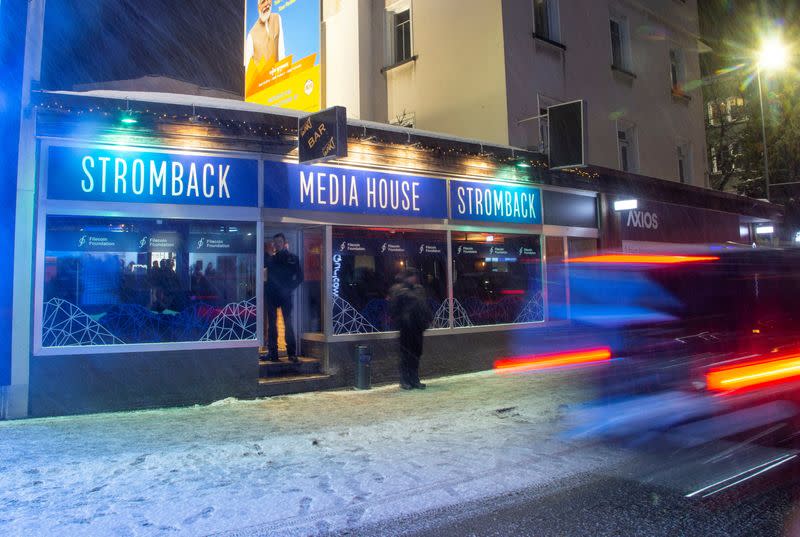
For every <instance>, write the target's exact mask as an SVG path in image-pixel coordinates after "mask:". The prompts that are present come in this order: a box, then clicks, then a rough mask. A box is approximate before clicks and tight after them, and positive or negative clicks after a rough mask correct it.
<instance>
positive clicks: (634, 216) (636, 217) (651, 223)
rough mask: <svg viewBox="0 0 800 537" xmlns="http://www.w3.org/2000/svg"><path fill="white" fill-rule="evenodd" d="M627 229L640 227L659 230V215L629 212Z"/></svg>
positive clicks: (645, 212) (646, 212)
mask: <svg viewBox="0 0 800 537" xmlns="http://www.w3.org/2000/svg"><path fill="white" fill-rule="evenodd" d="M626 225H627V227H638V228H642V229H658V214H657V213H656V212H655V211H654V212H648V211H630V212H628V221H627V224H626Z"/></svg>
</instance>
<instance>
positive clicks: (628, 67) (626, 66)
mask: <svg viewBox="0 0 800 537" xmlns="http://www.w3.org/2000/svg"><path fill="white" fill-rule="evenodd" d="M608 19H609V42H610V44H611V68H612V69H614V70H616V71H621V72H623V73H627V74H630V75H633V70H634V68H633V52H632V50H631V37H630V29H629V26H628V17H626V16H624V15H621V14H619V13H616V12H614V11H612V12H611V13H610V14H609V17H608ZM612 23H614V24H616V25H617V28H618V37H619V55H620V63H617V62H616V61H615V57H614V56H615V55H614V34H613V33H612V31H611V24H612Z"/></svg>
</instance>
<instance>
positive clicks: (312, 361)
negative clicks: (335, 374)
mask: <svg viewBox="0 0 800 537" xmlns="http://www.w3.org/2000/svg"><path fill="white" fill-rule="evenodd" d="M298 359H299V362H297V363H293V362H290V361H289V360H288V359H287V358H281V361H280V362H270V361H269V360H263V359H261V360H259V361H258V376H259V377H260V378H261V379H274V378H277V379H284V378H287V377H294V376H298V375H319V374H321V373H322V362H321V361H320V360H319V359H317V358H306V357H303V356H300V357H298Z"/></svg>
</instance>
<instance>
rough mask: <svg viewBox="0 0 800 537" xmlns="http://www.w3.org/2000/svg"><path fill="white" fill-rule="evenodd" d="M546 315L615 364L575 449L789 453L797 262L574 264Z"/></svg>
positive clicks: (797, 342)
mask: <svg viewBox="0 0 800 537" xmlns="http://www.w3.org/2000/svg"><path fill="white" fill-rule="evenodd" d="M567 270H568V277H569V300H568V302H567V301H565V303H563V304H553V305H551V311H553V312H554V314H556V315H559V314H560V315H563V316H564V317H567V316H568V317H569V318H570V319H571V321H572V324H573V330H577V331H578V332H579V333H587V334H592V338H593V340H594V341H599V342H603V343H604V344H605V345H606V346H607V348H608V349H609V351H610V360H607V362H606V363H605V364H604V366H603V367H599V368H594V369H593V370H592V372H591V374H592V375H593V377H592V385H593V387H594V390H595V394H594V398H593V400H592V401H590V402H588V403H586V404H584V405H581V406H580V407H579V408H576V409H573V411H572V412H570V414H569V423H570V434H571V436H573V437H574V438H588V439H604V440H615V441H621V442H625V443H626V444H633V445H645V444H648V443H655V444H658V445H660V446H662V447H663V446H665V445H673V446H676V447H696V446H702V445H704V444H706V443H708V442H712V441H715V440H720V439H726V440H729V439H736V440H742V439H744V440H746V441H748V442H764V443H770V444H774V443H776V442H778V443H787V442H788V443H791V442H793V441H794V439H795V437H796V436H797V434H798V432H799V431H800V423H798V413H799V412H798V409H800V337H798V335H799V334H800V312H799V311H798V304H800V251H796V250H777V249H751V248H741V249H734V250H722V251H719V252H715V253H712V254H703V255H622V254H608V255H597V256H592V257H585V258H578V259H572V260H570V262H569V263H568V264H567Z"/></svg>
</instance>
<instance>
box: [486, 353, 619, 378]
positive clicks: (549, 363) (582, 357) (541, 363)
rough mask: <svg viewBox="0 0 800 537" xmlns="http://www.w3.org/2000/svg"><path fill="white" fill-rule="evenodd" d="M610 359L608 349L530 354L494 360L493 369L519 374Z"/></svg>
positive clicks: (499, 371)
mask: <svg viewBox="0 0 800 537" xmlns="http://www.w3.org/2000/svg"><path fill="white" fill-rule="evenodd" d="M610 359H611V350H610V349H609V348H608V347H601V348H596V349H586V350H578V351H569V352H560V353H554V354H539V355H536V354H531V355H528V356H515V357H512V358H500V359H498V360H495V362H494V368H495V370H497V372H498V373H519V372H523V371H539V370H542V369H553V368H556V367H566V366H575V365H591V364H597V363H601V362H606V361H608V360H610Z"/></svg>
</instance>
